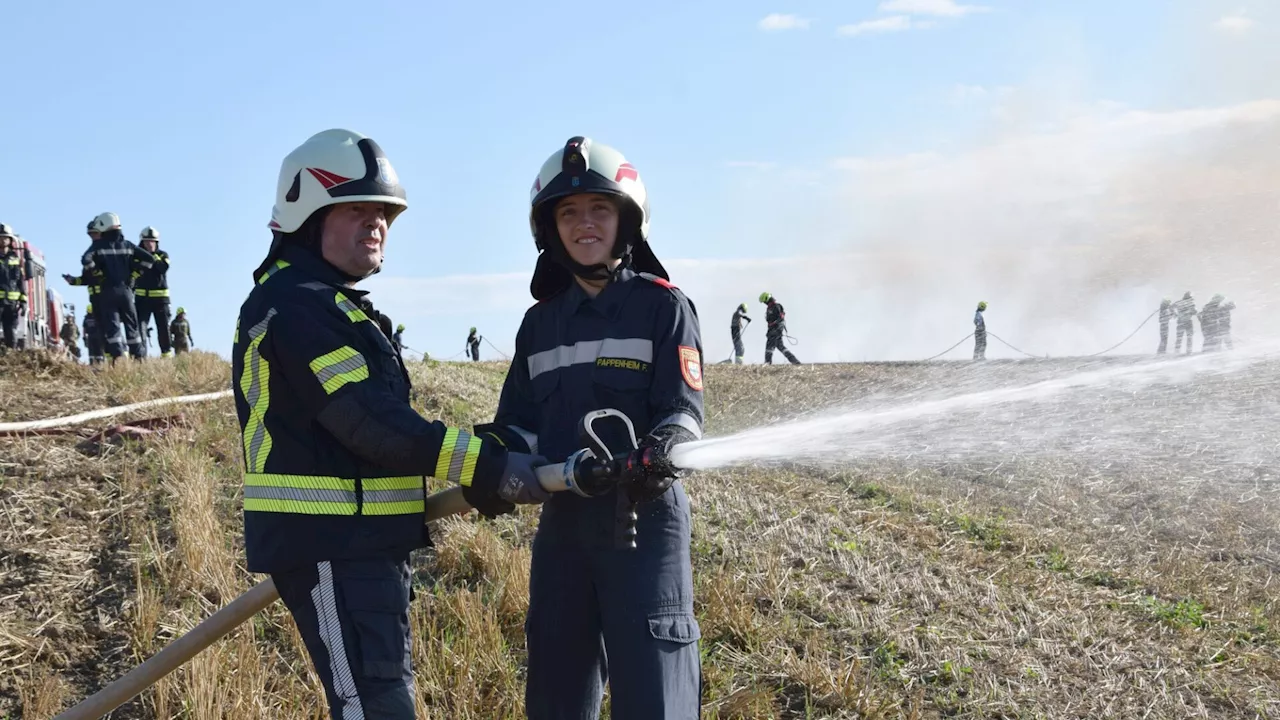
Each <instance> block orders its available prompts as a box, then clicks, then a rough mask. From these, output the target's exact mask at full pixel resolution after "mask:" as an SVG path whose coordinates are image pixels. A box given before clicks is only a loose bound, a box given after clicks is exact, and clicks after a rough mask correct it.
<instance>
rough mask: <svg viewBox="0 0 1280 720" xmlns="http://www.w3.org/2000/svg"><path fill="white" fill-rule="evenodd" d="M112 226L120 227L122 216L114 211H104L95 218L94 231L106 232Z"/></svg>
mask: <svg viewBox="0 0 1280 720" xmlns="http://www.w3.org/2000/svg"><path fill="white" fill-rule="evenodd" d="M112 228H115V229H119V228H120V216H119V215H117V214H115V213H113V212H104V213H102V214H101V215H99V216H98V217H96V218H94V219H93V232H99V233H104V232H106V231H108V230H111V229H112Z"/></svg>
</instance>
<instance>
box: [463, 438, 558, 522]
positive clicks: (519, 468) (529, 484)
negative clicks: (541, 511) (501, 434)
mask: <svg viewBox="0 0 1280 720" xmlns="http://www.w3.org/2000/svg"><path fill="white" fill-rule="evenodd" d="M546 464H547V460H546V458H543V457H542V456H540V455H529V454H526V453H518V452H508V453H507V454H506V463H505V465H504V466H503V468H502V471H501V472H500V473H492V472H488V473H484V474H483V475H482V474H481V473H479V472H477V473H476V476H475V477H474V478H473V479H472V481H471V484H470V485H465V486H463V488H462V497H464V498H466V500H467V504H468V505H470V506H471V507H473V508H475V509H476V510H478V511H479V512H480V514H481V515H483V516H485V517H487V518H489V519H490V520H492V519H493V518H496V517H498V516H499V515H506V514H507V513H510V512H513V511H514V510H515V509H516V504H517V503H518V504H522V505H523V504H534V503H540V502H543V501H544V500H546V499H547V498H548V497H549V496H550V494H549V493H547V491H546V490H543V489H542V485H540V484H539V483H538V477H537V475H536V474H535V472H534V470H535V468H537V467H538V466H540V465H546ZM477 469H478V468H477Z"/></svg>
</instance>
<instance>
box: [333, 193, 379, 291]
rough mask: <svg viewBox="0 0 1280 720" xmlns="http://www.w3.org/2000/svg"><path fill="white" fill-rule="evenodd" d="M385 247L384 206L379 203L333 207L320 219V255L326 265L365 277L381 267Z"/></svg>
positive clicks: (343, 204)
mask: <svg viewBox="0 0 1280 720" xmlns="http://www.w3.org/2000/svg"><path fill="white" fill-rule="evenodd" d="M386 244H387V206H386V205H385V204H383V203H379V202H352V203H342V204H339V205H334V206H333V208H332V209H331V210H330V211H329V214H328V215H326V216H325V218H324V227H323V229H322V230H321V232H320V253H321V254H322V255H323V256H324V259H325V260H327V261H328V262H329V264H330V265H333V266H334V267H336V268H338V269H339V270H341V271H342V272H344V273H346V274H348V275H352V276H354V277H361V278H362V277H365V276H367V275H369V274H371V273H372V272H373V271H374V270H377V269H378V267H379V266H380V265H382V251H383V248H384V247H385V246H386Z"/></svg>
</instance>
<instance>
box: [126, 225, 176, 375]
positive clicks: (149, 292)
mask: <svg viewBox="0 0 1280 720" xmlns="http://www.w3.org/2000/svg"><path fill="white" fill-rule="evenodd" d="M138 237H139V242H140V243H141V245H142V249H143V250H146V251H147V252H149V253H151V255H152V256H153V257H154V258H155V262H154V263H152V265H151V267H150V269H148V270H147V271H146V272H144V273H142V274H141V275H139V276H138V280H137V282H136V283H135V284H134V288H133V294H134V305H135V306H136V307H137V310H138V324H139V325H140V326H145V325H147V324H148V323H149V322H150V321H151V318H155V319H156V340H157V342H158V343H159V344H160V357H169V352H170V344H171V341H170V335H169V321H170V317H169V253H167V252H165V251H163V250H161V249H160V231H159V230H156V229H155V228H153V227H151V226H150V225H148V226H147V227H145V228H143V229H142V232H141V233H140V234H139V236H138ZM148 340H149V339H148Z"/></svg>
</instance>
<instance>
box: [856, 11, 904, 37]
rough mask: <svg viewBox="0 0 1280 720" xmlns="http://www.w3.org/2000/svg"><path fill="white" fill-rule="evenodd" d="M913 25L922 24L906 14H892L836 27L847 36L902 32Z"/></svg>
mask: <svg viewBox="0 0 1280 720" xmlns="http://www.w3.org/2000/svg"><path fill="white" fill-rule="evenodd" d="M913 27H917V28H918V27H922V26H921V25H920V24H919V23H912V21H911V18H909V17H907V16H906V15H891V16H889V17H886V18H880V19H879V20H864V21H862V22H860V23H853V24H852V25H841V26H840V27H838V28H836V33H837V34H839V35H843V36H845V37H856V36H858V35H867V34H870V33H886V32H901V31H903V30H910V29H912V28H913Z"/></svg>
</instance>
